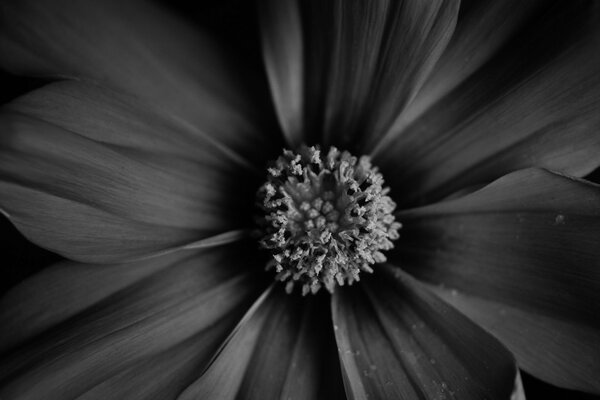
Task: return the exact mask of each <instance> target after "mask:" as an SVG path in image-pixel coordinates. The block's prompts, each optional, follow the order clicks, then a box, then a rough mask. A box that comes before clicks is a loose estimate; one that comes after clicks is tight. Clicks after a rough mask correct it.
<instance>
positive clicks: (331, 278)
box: [257, 146, 402, 295]
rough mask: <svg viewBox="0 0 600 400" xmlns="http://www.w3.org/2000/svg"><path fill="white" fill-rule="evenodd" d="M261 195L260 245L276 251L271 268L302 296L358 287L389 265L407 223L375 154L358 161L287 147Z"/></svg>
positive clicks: (339, 154) (288, 288)
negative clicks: (398, 215) (398, 216)
mask: <svg viewBox="0 0 600 400" xmlns="http://www.w3.org/2000/svg"><path fill="white" fill-rule="evenodd" d="M267 171H268V177H267V181H266V182H265V184H264V185H263V186H261V188H260V189H259V190H258V194H257V197H258V206H259V207H260V209H261V211H262V215H260V216H259V218H258V223H259V227H260V229H259V235H260V244H261V246H262V247H263V248H265V249H268V250H270V251H271V252H272V259H271V261H270V262H269V263H268V265H267V269H268V270H274V271H275V272H276V279H277V280H280V281H282V282H286V286H285V288H286V291H287V292H288V293H290V292H292V290H293V289H294V286H295V285H296V284H298V285H301V288H302V294H303V295H306V294H308V293H313V294H314V293H317V292H318V291H319V290H320V288H321V287H325V288H326V289H327V290H328V291H329V292H331V293H333V291H334V289H335V287H336V286H337V285H340V286H343V285H345V284H348V285H351V284H352V283H354V282H356V281H358V280H359V279H360V277H359V274H360V272H361V271H364V272H367V273H371V272H373V268H372V267H371V265H373V264H376V263H381V262H384V261H386V258H385V256H384V254H383V253H382V251H385V250H389V249H391V248H393V247H394V245H393V243H392V240H395V239H397V238H398V237H399V234H398V230H399V229H400V228H401V226H402V225H401V224H400V223H399V222H396V221H395V218H394V214H393V212H394V209H395V208H396V204H395V203H394V202H393V201H392V199H391V198H390V197H389V196H387V194H388V192H389V188H384V187H383V184H384V181H383V176H382V175H381V174H380V173H379V172H378V170H377V168H376V167H373V166H372V165H371V162H370V160H369V157H367V156H362V157H360V158H359V159H357V158H356V157H354V156H352V155H351V154H350V153H348V152H347V151H344V152H340V151H339V150H338V149H336V148H335V147H331V148H330V149H329V151H328V153H327V155H326V156H324V157H322V155H321V151H320V149H319V148H318V147H307V146H302V147H301V148H300V150H299V151H298V152H297V153H294V152H292V151H290V150H284V152H283V155H282V156H281V157H279V158H278V159H277V161H276V162H275V163H274V165H273V166H272V167H271V168H269V169H268V170H267Z"/></svg>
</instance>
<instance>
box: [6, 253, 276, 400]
mask: <svg viewBox="0 0 600 400" xmlns="http://www.w3.org/2000/svg"><path fill="white" fill-rule="evenodd" d="M245 251H246V250H245V249H244V248H243V247H239V246H237V247H222V248H219V249H217V250H210V251H205V252H201V253H195V254H191V255H189V254H188V255H187V257H185V256H184V257H177V258H175V257H173V256H169V257H167V258H168V259H169V260H165V262H164V264H163V265H159V264H158V263H154V264H152V263H150V265H149V266H150V269H151V270H152V271H151V272H147V271H145V270H144V269H143V268H141V267H140V266H139V265H133V266H132V268H133V271H132V272H131V273H130V274H125V273H123V272H122V271H120V270H119V269H118V268H116V267H117V266H109V267H107V268H106V270H104V269H103V268H102V266H96V268H98V269H99V271H98V272H96V271H92V270H89V269H88V270H86V272H87V273H79V272H75V271H74V270H76V269H77V268H79V267H80V266H79V265H74V264H70V265H65V264H63V265H62V266H59V267H57V269H51V270H50V272H47V273H45V275H44V276H42V277H40V278H33V279H32V280H31V281H26V282H24V283H23V284H22V285H20V286H17V287H16V288H15V289H13V291H12V292H10V293H9V294H8V295H7V297H5V299H4V300H3V301H2V303H1V310H2V312H1V313H0V315H2V318H3V320H2V326H8V327H11V332H12V333H11V335H12V337H13V338H14V337H16V336H17V335H18V333H19V332H20V331H21V328H24V329H23V331H24V334H25V337H24V341H23V343H22V344H21V345H20V346H19V347H13V348H12V349H11V351H9V352H8V353H5V354H3V356H2V361H0V363H1V365H0V371H2V372H1V375H2V376H1V378H0V379H1V380H2V381H3V383H4V384H3V387H2V388H1V389H0V393H1V395H2V397H7V398H11V399H20V398H32V397H38V398H39V397H42V394H43V398H47V399H52V398H60V399H67V398H74V397H77V396H79V395H82V394H84V393H85V392H86V391H88V390H101V389H94V388H95V387H96V386H98V385H100V386H102V385H105V383H104V382H105V381H113V380H119V379H120V378H119V375H120V374H129V373H130V372H128V371H130V369H131V368H132V367H134V366H135V365H136V364H138V363H140V362H142V361H143V360H148V359H154V360H155V361H157V362H164V363H165V364H164V365H172V366H174V367H175V368H180V367H181V368H183V369H185V364H187V363H188V362H189V363H192V364H195V365H196V368H198V367H201V366H202V365H203V362H206V361H208V357H209V356H210V354H211V353H212V351H214V350H216V349H215V347H214V346H215V345H216V344H218V340H217V339H218V338H219V337H221V338H222V337H223V334H224V333H226V331H227V330H228V329H231V328H232V327H233V325H232V324H233V323H235V320H234V319H233V318H228V316H230V315H238V316H239V315H240V314H241V312H243V309H244V308H245V307H247V306H248V305H249V302H251V301H252V299H253V298H255V297H256V295H257V294H258V293H259V291H260V290H261V287H264V286H263V285H262V283H260V282H259V281H257V280H256V278H255V277H254V274H253V273H251V272H248V271H252V269H254V268H257V267H259V266H258V265H252V264H250V265H249V264H248V262H247V261H242V260H243V259H245V260H248V259H249V258H248V257H247V255H246V256H244V254H246V253H245ZM232 254H233V255H232ZM83 268H88V267H85V266H84V267H83ZM71 272H74V274H73V279H75V282H72V283H77V282H79V283H81V285H82V286H81V287H67V286H66V285H65V284H64V283H58V282H59V279H58V278H59V277H62V280H64V281H65V282H71V279H72V278H71ZM103 273H105V274H106V276H104V275H102V274H103ZM86 278H87V279H96V280H97V281H98V283H99V284H100V283H102V284H104V287H103V288H97V289H90V290H86V288H89V287H90V283H89V282H86ZM121 278H123V279H121ZM123 280H124V281H125V282H123ZM46 284H47V286H45V285H46ZM61 287H62V288H61ZM36 288H37V289H36ZM63 289H64V290H63ZM32 290H39V292H40V294H39V295H36V296H35V297H34V298H31V299H28V300H27V301H25V302H19V303H21V304H18V303H17V304H15V301H19V300H21V299H23V298H24V297H27V293H28V292H30V291H32ZM88 293H89V295H88ZM88 296H89V297H88ZM71 301H72V302H75V303H79V304H76V305H71V304H68V303H69V302H71ZM65 302H67V304H64V303H65ZM48 304H52V305H53V306H54V307H56V308H61V306H62V305H63V304H64V305H65V310H64V311H60V310H57V311H53V312H50V313H49V315H46V314H45V313H44V312H42V313H39V312H36V310H44V308H45V306H47V305H48ZM19 307H20V308H21V309H20V311H21V312H17V313H15V312H14V311H12V310H11V309H13V308H19ZM231 313H234V314H231ZM24 315H29V316H31V317H30V318H32V319H33V321H31V323H32V325H33V328H32V329H29V328H27V325H26V324H25V323H24V321H23V319H24ZM223 318H226V320H225V322H224V323H225V325H222V324H221V322H220V321H223ZM40 331H43V332H40ZM192 338H196V340H198V341H200V343H198V342H197V341H196V340H192ZM186 343H187V344H186ZM179 346H185V347H186V348H187V350H186V351H188V352H192V353H191V354H188V355H186V356H181V355H180V353H179V352H180V351H181V347H179ZM204 346H206V347H204ZM211 349H212V350H211ZM180 357H183V359H181V358H180ZM182 363H183V364H184V365H183V366H182V365H181V364H182ZM148 367H149V366H146V367H144V368H141V370H140V373H142V374H146V376H148V377H152V375H153V373H152V370H153V369H152V368H148ZM148 369H149V370H148ZM154 373H156V374H158V376H157V377H156V379H161V378H160V373H161V371H156V370H154ZM163 379H164V378H163ZM187 383H188V382H185V384H187ZM132 384H133V383H132ZM144 384H146V385H148V383H147V382H146V383H144ZM171 384H173V382H171ZM182 384H183V383H182V382H179V383H177V385H179V386H181V385H182ZM180 389H181V387H179V390H180Z"/></svg>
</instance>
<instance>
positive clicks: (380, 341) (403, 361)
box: [332, 266, 517, 399]
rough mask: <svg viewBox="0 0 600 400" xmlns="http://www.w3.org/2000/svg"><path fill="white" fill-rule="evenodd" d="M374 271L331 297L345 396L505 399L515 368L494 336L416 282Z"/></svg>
mask: <svg viewBox="0 0 600 400" xmlns="http://www.w3.org/2000/svg"><path fill="white" fill-rule="evenodd" d="M392 271H393V269H392V268H391V267H388V266H380V268H379V269H378V270H377V271H376V273H375V274H374V275H373V277H372V278H370V279H368V280H366V281H365V282H364V283H362V285H363V286H361V288H362V287H364V292H363V291H360V290H359V289H358V288H352V289H350V290H339V291H336V293H335V294H334V296H333V303H332V307H333V321H334V324H335V325H334V326H335V334H336V339H337V342H338V350H339V356H340V360H341V362H342V371H343V377H344V383H345V386H346V392H347V395H348V397H349V398H351V399H367V398H374V399H439V398H445V397H450V398H459V399H482V398H488V399H507V398H509V396H510V394H511V393H512V392H513V389H514V387H515V381H516V379H517V368H516V366H515V363H514V360H513V358H512V356H511V354H510V353H509V352H508V351H507V350H506V349H505V348H504V347H503V346H502V345H501V344H500V343H499V342H498V341H496V339H494V338H493V337H492V336H490V335H488V334H487V333H486V332H485V331H483V329H481V328H479V327H477V326H476V325H475V324H474V323H473V322H471V321H470V320H468V319H467V318H466V317H464V316H463V315H461V314H460V313H458V312H457V311H455V310H454V309H452V308H451V307H450V306H448V305H447V304H445V303H444V302H443V301H441V300H440V299H438V298H437V297H436V296H434V295H433V294H431V293H429V292H428V291H427V290H426V289H425V288H423V287H422V286H421V285H420V284H418V283H417V282H416V281H414V280H413V279H412V278H410V277H409V276H407V275H406V274H404V273H403V272H402V271H400V270H399V269H398V270H395V271H394V273H392Z"/></svg>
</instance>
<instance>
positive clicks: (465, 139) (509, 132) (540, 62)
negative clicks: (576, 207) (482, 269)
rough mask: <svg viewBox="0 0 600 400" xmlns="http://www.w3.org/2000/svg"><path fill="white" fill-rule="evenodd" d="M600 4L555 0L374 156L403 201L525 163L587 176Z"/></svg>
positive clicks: (595, 119) (594, 160) (599, 89)
mask: <svg viewBox="0 0 600 400" xmlns="http://www.w3.org/2000/svg"><path fill="white" fill-rule="evenodd" d="M599 11H600V8H599V7H597V4H596V3H594V2H588V3H586V4H582V3H581V2H575V3H571V2H570V3H565V2H558V3H557V4H555V5H554V7H551V8H550V10H548V11H547V12H546V13H545V14H543V15H541V16H540V17H539V18H540V19H539V22H538V23H537V24H532V26H531V27H529V28H528V30H526V31H524V32H521V33H520V34H519V35H518V36H517V39H515V41H513V42H511V43H508V44H507V45H506V46H505V47H504V48H503V50H502V51H500V52H499V53H498V54H497V55H496V57H494V58H493V59H491V60H490V61H489V62H488V63H487V64H486V65H485V66H484V67H482V68H481V69H480V70H479V71H478V72H477V73H475V74H474V75H472V76H471V77H470V78H469V79H467V80H466V81H465V82H464V83H463V84H461V85H460V86H458V87H457V88H456V89H455V90H453V91H452V92H450V93H449V94H448V95H447V96H446V97H444V98H443V99H442V100H441V101H439V102H438V103H436V104H435V105H434V106H433V107H431V108H430V109H429V110H428V111H427V112H425V113H423V114H422V115H421V116H420V117H419V118H418V119H416V120H415V121H414V122H413V123H412V124H411V125H410V126H408V127H407V128H406V129H405V130H404V131H402V132H398V134H397V135H394V141H393V142H391V143H390V142H385V143H383V144H382V147H381V150H382V151H381V153H380V154H378V155H377V157H376V158H375V161H376V162H377V164H378V165H380V166H381V167H382V170H383V171H384V172H385V173H386V176H388V177H392V178H388V179H390V180H391V182H390V183H391V184H393V186H394V187H395V188H398V189H397V190H402V191H404V193H403V196H402V199H399V203H400V205H401V206H403V205H404V206H406V205H414V204H415V203H417V204H423V203H427V202H432V201H436V200H439V199H441V198H443V197H445V196H447V195H449V194H450V193H452V192H455V191H457V190H459V189H461V188H464V187H466V186H470V185H474V184H479V183H487V182H490V181H491V180H493V179H496V178H498V177H500V176H502V175H503V174H505V173H508V172H511V171H514V170H516V169H520V168H527V167H531V166H534V167H544V168H550V169H553V170H558V171H561V172H564V173H567V174H570V175H574V176H583V175H585V174H587V173H589V172H590V171H592V170H593V169H594V168H596V167H597V166H598V165H599V164H600V157H598V154H600V136H599V135H598V134H597V130H598V129H599V127H600V113H598V112H597V109H598V106H599V104H600V76H599V75H598V70H599V69H600V57H599V56H598V51H597V49H598V46H599V45H600V29H599V27H600V25H599V24H598V21H599V16H600V13H599Z"/></svg>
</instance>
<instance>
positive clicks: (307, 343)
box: [180, 287, 343, 400]
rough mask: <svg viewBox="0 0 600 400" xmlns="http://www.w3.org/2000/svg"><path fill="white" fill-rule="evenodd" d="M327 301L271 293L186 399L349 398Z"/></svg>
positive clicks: (186, 393) (279, 290) (278, 291)
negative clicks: (345, 392) (336, 351)
mask: <svg viewBox="0 0 600 400" xmlns="http://www.w3.org/2000/svg"><path fill="white" fill-rule="evenodd" d="M326 301H327V298H325V297H321V298H311V299H306V298H300V297H299V296H297V295H287V294H286V293H284V292H283V290H282V288H281V287H274V288H272V289H271V290H270V291H268V292H266V293H265V294H264V295H263V297H262V298H261V299H260V300H259V301H257V303H256V304H255V305H254V306H253V308H252V310H250V311H249V312H248V314H247V315H246V316H245V317H244V319H243V320H242V322H241V323H240V324H239V325H238V327H237V329H236V330H235V331H234V333H233V334H232V335H231V336H230V337H229V339H228V340H227V341H226V342H225V344H224V346H223V348H222V349H221V351H220V352H219V353H218V355H217V356H216V357H215V359H214V360H213V362H212V364H211V365H210V366H209V367H208V369H207V370H206V371H204V373H203V374H202V376H201V377H200V378H199V379H198V380H196V381H195V382H194V383H193V384H192V385H190V386H189V387H188V388H187V389H186V390H185V391H184V392H183V393H182V395H181V396H180V399H199V398H200V399H219V400H227V399H257V400H258V399H281V400H284V399H289V398H294V399H306V400H309V399H316V398H327V399H330V398H331V399H335V398H343V392H342V391H340V389H341V380H340V379H339V367H338V364H337V360H336V359H335V353H334V352H333V351H331V350H332V349H333V340H332V339H333V338H332V335H331V325H330V319H329V314H328V313H327V307H326V306H325V304H324V302H326Z"/></svg>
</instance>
